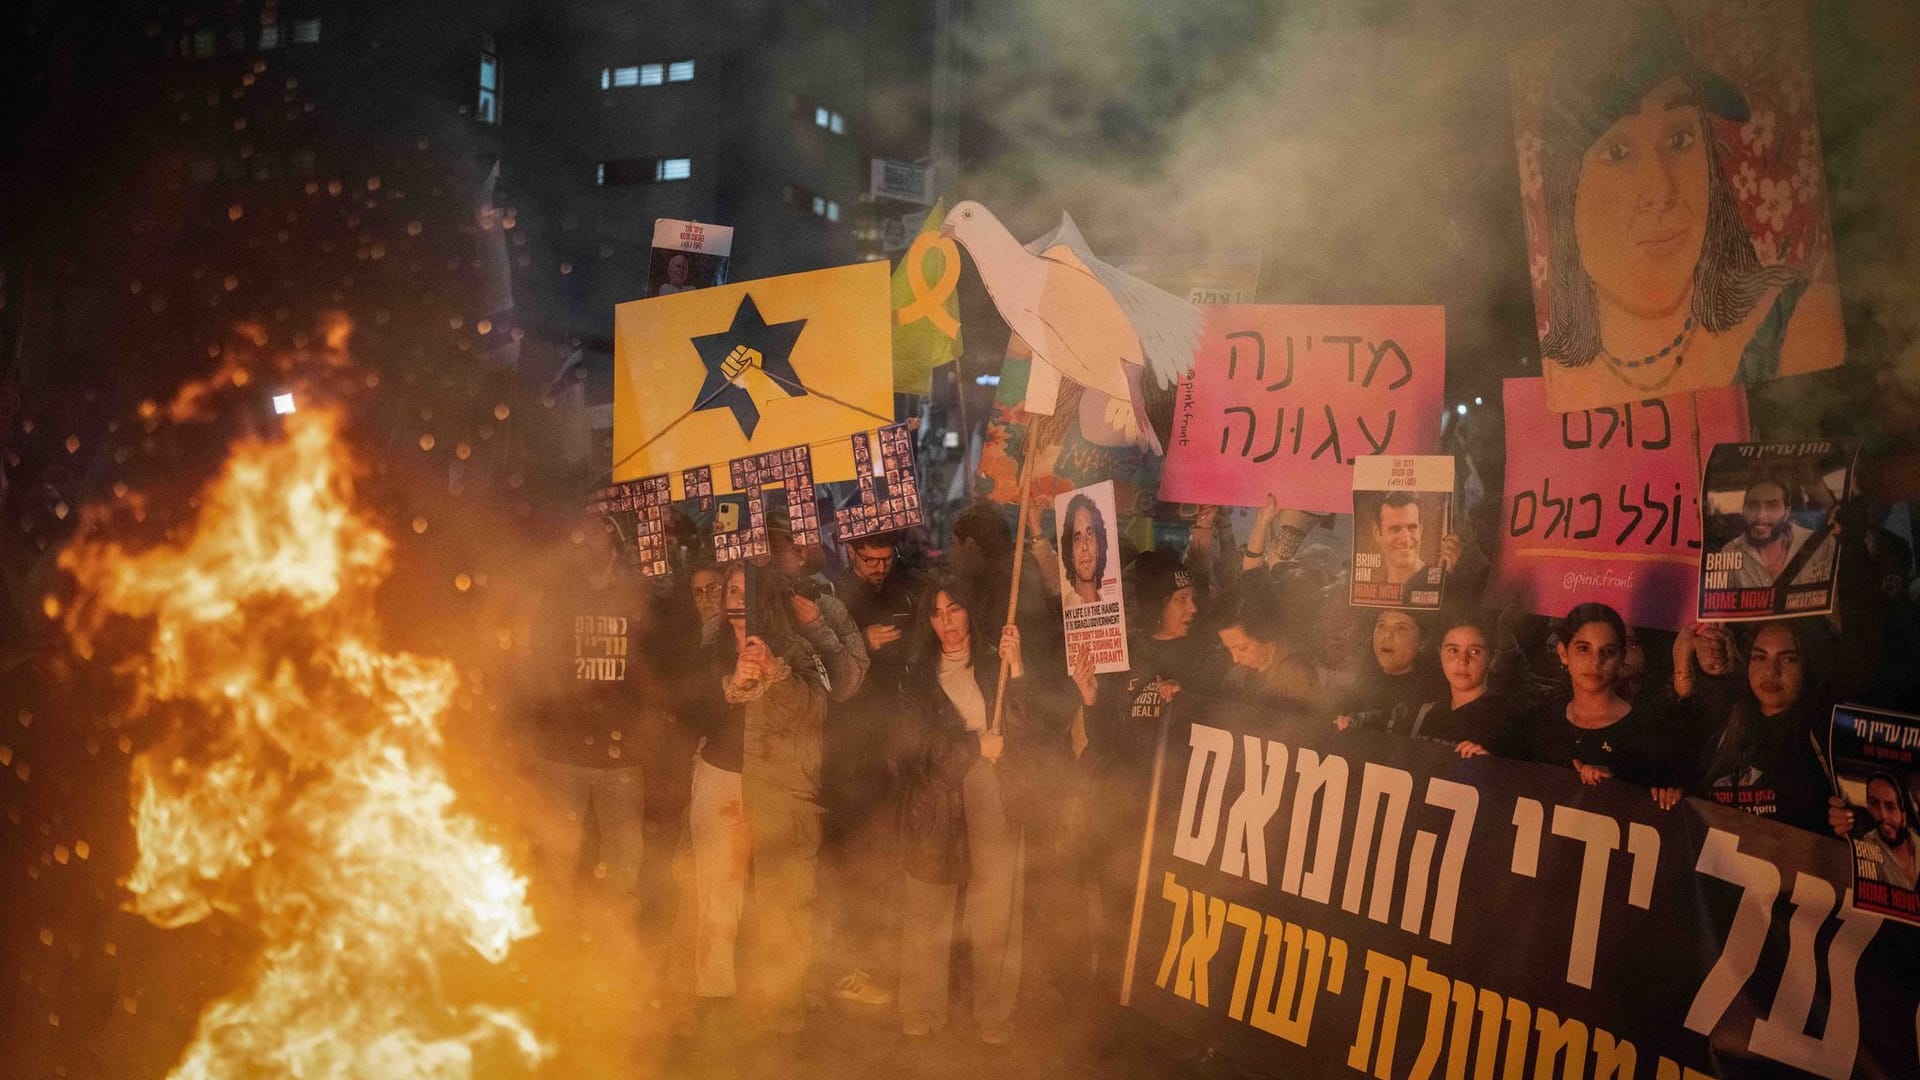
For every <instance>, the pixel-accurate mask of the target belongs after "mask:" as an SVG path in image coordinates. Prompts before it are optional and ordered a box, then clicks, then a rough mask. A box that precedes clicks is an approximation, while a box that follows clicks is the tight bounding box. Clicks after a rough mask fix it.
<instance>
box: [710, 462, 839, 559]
mask: <svg viewBox="0 0 1920 1080" xmlns="http://www.w3.org/2000/svg"><path fill="white" fill-rule="evenodd" d="M727 468H728V470H729V472H730V474H731V475H732V477H733V487H734V490H736V491H743V492H745V493H746V496H747V527H746V528H744V529H736V530H734V531H733V532H716V533H714V534H713V555H714V558H716V559H718V560H720V561H721V562H731V561H733V560H735V559H745V558H752V557H754V556H759V555H765V554H767V512H766V498H765V496H764V495H763V494H762V491H761V489H762V487H763V486H764V485H766V484H782V485H785V487H786V489H787V516H788V519H789V520H790V521H791V523H792V526H793V542H794V544H795V545H798V546H801V547H805V546H806V545H808V544H817V543H819V540H820V508H819V506H818V505H817V504H816V503H815V502H814V497H813V452H812V451H811V450H809V449H808V448H807V447H805V446H789V447H787V448H785V449H783V450H769V451H767V452H766V453H764V454H755V455H754V456H752V457H744V458H735V459H734V460H732V461H731V462H728V464H727Z"/></svg>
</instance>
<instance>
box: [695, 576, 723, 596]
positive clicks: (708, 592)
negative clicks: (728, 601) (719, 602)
mask: <svg viewBox="0 0 1920 1080" xmlns="http://www.w3.org/2000/svg"><path fill="white" fill-rule="evenodd" d="M726 588H727V587H726V586H725V585H723V584H721V583H719V582H717V581H716V582H714V583H713V584H712V585H702V586H700V587H698V588H696V589H694V590H693V595H694V596H696V597H698V598H699V599H702V600H711V599H713V598H714V597H716V596H719V595H720V594H721V593H723V592H725V591H726Z"/></svg>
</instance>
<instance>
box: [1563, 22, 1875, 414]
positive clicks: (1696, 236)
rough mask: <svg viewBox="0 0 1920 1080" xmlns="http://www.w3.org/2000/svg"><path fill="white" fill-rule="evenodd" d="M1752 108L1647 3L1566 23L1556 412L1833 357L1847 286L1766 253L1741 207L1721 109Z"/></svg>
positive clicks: (1734, 114) (1742, 115)
mask: <svg viewBox="0 0 1920 1080" xmlns="http://www.w3.org/2000/svg"><path fill="white" fill-rule="evenodd" d="M1596 18H1599V17H1598V16H1596ZM1747 116H1748V109H1747V102H1746V99H1745V97H1744V96H1743V95H1742V94H1741V93H1740V91H1739V90H1738V89H1737V88H1736V87H1734V86H1733V84H1731V83H1729V82H1728V81H1727V80H1726V79H1724V78H1722V77H1721V76H1720V75H1719V74H1718V73H1717V72H1714V71H1712V70H1711V69H1709V68H1707V67H1705V66H1703V65H1702V64H1700V63H1699V61H1697V60H1696V59H1695V58H1694V57H1693V54H1692V53H1691V52H1690V51H1689V50H1688V48H1687V44H1686V42H1685V41H1684V40H1683V39H1682V38H1681V36H1680V32H1679V29H1678V28H1677V27H1676V26H1675V25H1674V23H1673V20H1672V17H1671V16H1670V15H1668V14H1667V13H1666V12H1664V11H1662V10H1659V9H1657V8H1654V7H1652V6H1651V5H1649V6H1647V7H1645V8H1643V9H1640V10H1638V11H1636V12H1635V13H1634V16H1633V17H1632V18H1625V19H1623V18H1621V17H1620V15H1619V13H1618V12H1617V11H1614V10H1613V9H1611V8H1609V9H1608V12H1607V15H1606V17H1605V18H1604V19H1602V20H1600V21H1599V22H1598V24H1597V25H1594V26H1592V27H1583V28H1581V29H1578V30H1573V31H1569V32H1568V33H1566V34H1564V35H1563V36H1562V39H1561V45H1560V46H1559V48H1558V49H1557V50H1556V51H1555V54H1554V56H1553V67H1552V70H1551V71H1550V73H1549V75H1548V79H1547V86H1546V98H1545V102H1544V104H1543V108H1542V110H1541V118H1540V182H1541V187H1542V191H1541V195H1542V198H1543V200H1544V202H1545V204H1546V215H1547V243H1548V254H1547V281H1548V296H1549V307H1548V310H1549V312H1550V319H1551V323H1550V326H1549V328H1548V330H1547V332H1546V334H1545V335H1544V336H1543V338H1542V340H1541V352H1542V353H1543V354H1544V358H1545V359H1546V361H1547V363H1546V364H1545V374H1546V376H1547V400H1548V404H1549V406H1550V407H1551V408H1552V409H1554V410H1555V411H1556V412H1566V411H1570V410H1575V409H1583V408H1591V407H1593V406H1597V405H1609V404H1615V403H1618V402H1622V401H1628V400H1635V399H1638V398H1641V397H1645V396H1648V395H1653V394H1672V393H1677V392H1680V391H1684V390H1695V389H1700V388H1703V387H1711V386H1725V385H1727V384H1729V383H1734V382H1752V381H1755V380H1759V379H1769V378H1773V377H1774V376H1775V375H1786V374H1796V373H1799V372H1802V371H1809V370H1815V369H1818V368H1821V367H1826V366H1830V365H1831V364H1832V363H1834V362H1836V358H1837V357H1838V356H1839V355H1840V351H1841V347H1842V344H1843V343H1842V342H1841V340H1840V318H1839V293H1838V289H1837V288H1836V287H1835V286H1834V284H1833V283H1832V281H1831V280H1825V279H1822V278H1824V277H1825V275H1824V273H1822V277H1820V278H1816V279H1815V280H1811V281H1810V280H1809V279H1808V278H1807V277H1805V276H1803V275H1801V274H1800V273H1799V272H1798V271H1796V270H1794V269H1792V268H1791V267H1788V266H1784V265H1774V266H1768V265H1764V264H1762V263H1761V261H1760V259H1759V257H1758V255H1757V254H1756V253H1755V250H1754V244H1753V238H1752V237H1751V236H1750V235H1749V234H1748V232H1747V227H1746V225H1745V223H1744V221H1743V220H1742V218H1741V214H1740V207H1739V204H1738V202H1737V201H1736V200H1735V197H1734V193H1733V185H1732V182H1731V180H1730V179H1729V177H1728V176H1727V175H1726V168H1725V166H1724V165H1723V163H1722V161H1721V151H1720V148H1719V144H1718V139H1717V136H1716V135H1715V132H1714V128H1713V120H1714V118H1720V119H1723V120H1731V121H1744V120H1746V119H1747ZM1796 315H1797V316H1798V317H1797V318H1796Z"/></svg>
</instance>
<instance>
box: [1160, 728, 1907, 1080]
mask: <svg viewBox="0 0 1920 1080" xmlns="http://www.w3.org/2000/svg"><path fill="white" fill-rule="evenodd" d="M1174 709H1176V710H1178V711H1179V712H1180V714H1181V722H1176V723H1174V724H1173V725H1172V726H1171V729H1170V730H1171V734H1170V735H1169V736H1168V739H1167V744H1166V747H1165V755H1164V765H1163V768H1162V769H1161V770H1160V771H1161V775H1162V778H1163V779H1162V784H1161V788H1160V797H1159V799H1158V800H1157V802H1158V808H1157V811H1156V813H1155V816H1154V821H1153V823H1152V825H1151V826H1150V828H1151V830H1152V831H1151V839H1150V843H1149V845H1148V850H1147V852H1146V853H1145V858H1144V860H1143V875H1142V880H1141V888H1140V892H1139V896H1138V900H1137V903H1136V909H1137V915H1136V931H1135V936H1134V946H1133V948H1132V949H1131V950H1130V953H1131V955H1132V958H1133V959H1132V966H1131V970H1130V973H1129V978H1128V985H1127V994H1128V996H1129V998H1130V1002H1129V1003H1130V1004H1131V1005H1133V1006H1134V1007H1136V1008H1138V1009H1140V1010H1141V1011H1143V1012H1145V1013H1146V1014H1148V1015H1149V1016H1152V1017H1154V1018H1156V1019H1158V1020H1160V1021H1162V1022H1164V1023H1166V1024H1168V1025H1171V1026H1173V1027H1175V1028H1177V1029H1179V1030H1181V1031H1184V1032H1186V1033H1188V1034H1190V1035H1191V1036H1193V1037H1194V1038H1196V1039H1199V1040H1201V1041H1203V1042H1205V1043H1206V1044H1207V1045H1209V1046H1213V1047H1216V1048H1218V1049H1220V1050H1222V1051H1225V1052H1227V1053H1230V1054H1233V1055H1235V1056H1236V1057H1238V1058H1239V1059H1240V1060H1242V1061H1243V1062H1246V1063H1247V1064H1248V1065H1250V1066H1253V1067H1255V1068H1258V1069H1262V1070H1264V1071H1265V1072H1266V1073H1267V1074H1269V1075H1273V1076H1283V1075H1284V1076H1297V1075H1315V1076H1334V1075H1346V1074H1348V1073H1349V1071H1350V1070H1351V1071H1352V1072H1358V1073H1364V1074H1371V1075H1373V1076H1375V1077H1379V1078H1380V1080H1387V1078H1389V1077H1411V1078H1414V1080H1420V1078H1423V1077H1442V1076H1444V1077H1447V1078H1448V1080H1456V1078H1464V1077H1474V1078H1476V1080H1483V1078H1492V1077H1501V1078H1521V1077H1530V1078H1546V1077H1566V1078H1581V1080H1585V1078H1592V1080H1608V1078H1612V1077H1618V1078H1621V1080H1629V1078H1632V1077H1636V1076H1638V1077H1645V1078H1650V1080H1692V1078H1694V1077H1701V1076H1723V1077H1746V1076H1781V1075H1787V1076H1791V1075H1801V1074H1811V1075H1815V1076H1825V1077H1846V1076H1862V1077H1887V1078H1893V1077H1901V1078H1911V1077H1914V1076H1920V1048H1917V1047H1916V1025H1917V1024H1920V1016H1916V1005H1917V1004H1920V931H1916V930H1914V929H1913V928H1910V927H1906V926H1903V925H1900V924H1898V923H1895V922H1893V921H1891V920H1885V919H1883V918H1882V917H1880V916H1878V915H1874V914H1871V913H1868V912H1864V911H1856V910H1854V909H1853V908H1852V906H1851V904H1850V899H1851V893H1850V888H1849V886H1850V883H1851V878H1852V874H1851V866H1850V861H1849V854H1848V852H1849V849H1848V846H1847V844H1846V843H1845V842H1844V841H1842V840H1840V839H1839V838H1837V837H1834V836H1830V835H1828V836H1822V835H1817V834H1814V833H1809V832H1804V831H1800V830H1796V829H1792V828H1788V827H1786V826H1782V825H1778V824H1775V823H1773V822H1770V821H1765V820H1762V819H1760V818H1756V817H1753V816H1751V815H1747V814H1744V813H1741V812H1738V811H1735V810H1731V809H1728V808H1725V807H1721V806H1717V805H1713V804H1710V803H1707V802H1704V801H1702V800H1699V799H1688V800H1685V801H1684V802H1683V803H1682V804H1681V805H1680V806H1678V807H1676V808H1674V809H1673V810H1671V811H1664V812H1663V811H1661V810H1660V809H1659V808H1658V807H1657V806H1656V805H1655V804H1654V802H1653V799H1652V797H1651V796H1650V794H1649V793H1648V792H1647V790H1646V789H1645V788H1640V787H1634V786H1630V785H1627V784H1623V783H1616V782H1613V781H1607V782H1603V783H1602V784H1600V785H1598V786H1595V787H1584V786H1582V785H1581V784H1580V782H1579V779H1578V777H1577V776H1576V775H1575V774H1574V772H1573V771H1572V770H1570V769H1562V768H1552V767H1548V766H1544V765H1534V764H1528V763H1523V762H1512V761H1503V760H1499V759H1494V758H1486V757H1480V758H1474V759H1470V760H1464V761H1463V760H1461V759H1460V758H1458V757H1457V756H1455V755H1454V754H1453V752H1452V750H1451V749H1450V748H1449V747H1446V746H1443V745H1440V744H1438V743H1432V742H1427V741H1423V740H1415V739H1404V738H1395V737H1392V736H1385V735H1378V734H1374V733H1368V732H1352V733H1348V734H1341V733H1338V732H1335V731H1333V730H1331V729H1330V728H1329V729H1327V730H1325V731H1320V730H1312V731H1300V730H1286V729H1279V728H1276V727H1275V725H1274V724H1273V723H1272V722H1271V721H1270V720H1269V719H1268V717H1267V715H1266V714H1264V713H1262V712H1260V711H1258V710H1253V709H1248V708H1243V707H1240V706H1228V705H1221V704H1214V703H1208V702H1206V701H1203V700H1195V699H1193V698H1192V697H1186V698H1182V699H1181V700H1179V701H1178V702H1177V703H1176V705H1175V706H1174ZM1170 711H1171V710H1170Z"/></svg>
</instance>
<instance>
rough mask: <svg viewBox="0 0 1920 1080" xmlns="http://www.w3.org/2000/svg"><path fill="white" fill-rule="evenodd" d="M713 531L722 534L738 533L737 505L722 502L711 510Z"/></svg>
mask: <svg viewBox="0 0 1920 1080" xmlns="http://www.w3.org/2000/svg"><path fill="white" fill-rule="evenodd" d="M713 531H714V532H723V533H730V532H739V531H740V504H739V503H736V502H723V503H721V504H720V505H719V506H716V507H714V508H713Z"/></svg>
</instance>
